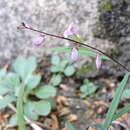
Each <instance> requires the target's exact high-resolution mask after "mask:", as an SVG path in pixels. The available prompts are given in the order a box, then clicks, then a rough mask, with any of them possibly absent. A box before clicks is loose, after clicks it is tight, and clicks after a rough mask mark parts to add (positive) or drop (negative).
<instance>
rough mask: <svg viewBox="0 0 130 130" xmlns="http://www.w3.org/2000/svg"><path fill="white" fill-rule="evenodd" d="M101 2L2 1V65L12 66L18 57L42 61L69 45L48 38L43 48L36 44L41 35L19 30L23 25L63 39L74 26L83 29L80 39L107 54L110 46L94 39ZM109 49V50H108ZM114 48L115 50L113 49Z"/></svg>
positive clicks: (0, 7) (0, 47)
mask: <svg viewBox="0 0 130 130" xmlns="http://www.w3.org/2000/svg"><path fill="white" fill-rule="evenodd" d="M98 1H99V0H87V1H86V0H82V1H81V0H52V1H47V0H36V1H34V0H26V1H24V2H23V0H16V1H15V0H14V1H12V0H1V1H0V25H2V26H0V32H1V33H0V34H1V35H0V42H1V43H0V50H1V51H0V61H1V62H0V65H3V64H7V63H9V64H10V63H11V62H12V61H13V60H14V59H15V58H16V57H17V56H18V55H23V56H29V55H34V56H36V57H37V58H38V59H39V60H42V59H44V56H46V55H50V54H52V53H56V52H52V51H50V50H49V48H50V47H52V46H59V45H60V46H61V45H62V46H64V44H66V43H67V41H64V40H60V39H56V38H50V37H47V38H46V42H45V43H44V44H43V45H42V46H40V47H34V46H33V45H32V43H33V41H34V40H35V38H36V37H37V36H39V34H37V33H34V32H31V31H27V30H17V27H18V26H19V25H20V24H21V22H25V23H27V24H29V25H31V26H33V27H34V28H37V29H40V30H43V31H47V32H49V33H53V34H58V35H62V34H63V32H64V30H65V29H66V28H67V27H68V26H69V25H70V24H71V23H74V24H75V26H77V27H78V28H79V34H80V36H81V37H82V38H83V39H84V40H85V41H86V42H87V43H90V44H91V43H93V44H92V46H98V48H100V49H104V50H107V48H109V47H110V46H108V45H109V42H107V41H105V42H104V40H99V39H97V40H96V39H95V38H94V37H93V33H92V29H93V25H94V24H95V23H96V21H97V20H98V16H99V12H98ZM105 48H106V49H105ZM110 48H111V47H110Z"/></svg>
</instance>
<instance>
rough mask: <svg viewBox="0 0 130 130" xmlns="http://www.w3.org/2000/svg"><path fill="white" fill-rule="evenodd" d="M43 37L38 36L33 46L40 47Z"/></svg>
mask: <svg viewBox="0 0 130 130" xmlns="http://www.w3.org/2000/svg"><path fill="white" fill-rule="evenodd" d="M44 40H45V36H39V37H37V39H36V40H35V41H34V42H33V45H34V46H40V45H41V44H42V42H44Z"/></svg>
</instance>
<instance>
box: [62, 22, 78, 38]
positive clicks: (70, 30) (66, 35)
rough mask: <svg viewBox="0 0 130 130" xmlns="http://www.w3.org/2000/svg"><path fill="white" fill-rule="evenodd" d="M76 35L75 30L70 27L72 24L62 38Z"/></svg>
mask: <svg viewBox="0 0 130 130" xmlns="http://www.w3.org/2000/svg"><path fill="white" fill-rule="evenodd" d="M75 33H77V29H76V28H74V27H73V26H72V24H70V25H69V27H68V28H67V29H66V30H65V32H64V34H63V35H64V37H66V38H67V37H68V36H69V35H73V34H75Z"/></svg>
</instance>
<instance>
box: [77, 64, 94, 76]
mask: <svg viewBox="0 0 130 130" xmlns="http://www.w3.org/2000/svg"><path fill="white" fill-rule="evenodd" d="M92 69H93V64H85V65H84V66H83V67H82V68H80V69H79V70H78V72H79V73H82V74H83V73H87V72H89V71H91V70H92Z"/></svg>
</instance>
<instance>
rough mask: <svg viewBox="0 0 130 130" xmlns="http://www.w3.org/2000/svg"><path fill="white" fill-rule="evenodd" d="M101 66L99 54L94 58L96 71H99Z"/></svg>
mask: <svg viewBox="0 0 130 130" xmlns="http://www.w3.org/2000/svg"><path fill="white" fill-rule="evenodd" d="M101 64H102V60H101V57H100V55H99V54H97V56H96V67H97V69H100V67H101Z"/></svg>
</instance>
